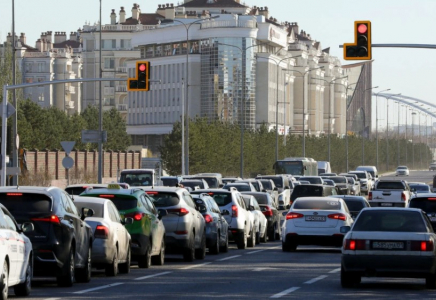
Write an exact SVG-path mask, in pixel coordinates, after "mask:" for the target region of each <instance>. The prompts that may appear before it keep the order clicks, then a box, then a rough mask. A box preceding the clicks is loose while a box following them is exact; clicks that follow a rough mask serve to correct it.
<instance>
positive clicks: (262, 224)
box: [242, 194, 267, 244]
mask: <svg viewBox="0 0 436 300" xmlns="http://www.w3.org/2000/svg"><path fill="white" fill-rule="evenodd" d="M242 197H243V198H244V201H245V206H246V207H248V208H249V210H250V212H251V213H252V214H253V216H254V228H255V229H256V238H255V241H256V244H260V241H261V240H262V241H264V242H266V238H267V233H266V227H267V220H266V218H265V216H264V215H263V213H262V211H261V210H260V207H259V203H257V200H256V198H255V197H254V196H252V195H249V194H242Z"/></svg>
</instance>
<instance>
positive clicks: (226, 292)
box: [10, 171, 436, 300]
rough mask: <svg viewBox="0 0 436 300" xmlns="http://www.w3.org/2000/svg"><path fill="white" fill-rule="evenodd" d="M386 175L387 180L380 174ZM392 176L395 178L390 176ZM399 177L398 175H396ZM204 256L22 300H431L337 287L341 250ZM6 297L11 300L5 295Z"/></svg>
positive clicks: (400, 290) (419, 287)
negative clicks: (187, 261)
mask: <svg viewBox="0 0 436 300" xmlns="http://www.w3.org/2000/svg"><path fill="white" fill-rule="evenodd" d="M433 174H434V172H429V171H425V172H424V171H420V172H412V173H411V175H410V176H408V177H406V180H408V181H420V182H430V181H431V180H432V177H433ZM384 177H386V176H384ZM393 177H395V176H393ZM397 178H398V177H397ZM230 246H231V247H230V250H229V252H228V253H225V254H219V255H207V256H206V258H205V259H204V260H197V261H195V262H194V263H186V262H183V260H182V258H181V256H176V255H171V256H167V259H166V261H165V265H164V266H152V267H151V268H150V269H138V268H137V267H136V266H133V267H132V270H131V272H130V274H128V275H118V276H117V277H112V278H108V277H106V276H105V275H104V272H103V271H95V272H93V277H92V280H91V282H90V283H86V284H83V283H76V284H74V286H73V287H71V288H60V287H58V286H57V285H56V283H55V281H54V279H51V278H50V279H41V278H36V279H35V280H34V283H33V288H32V293H31V296H30V297H27V298H26V299H45V300H49V299H50V300H56V299H121V298H125V299H127V298H128V299H144V298H147V299H159V300H163V299H291V298H292V299H304V298H305V299H333V298H334V299H347V300H349V299H350V298H352V299H392V298H395V297H397V298H400V299H418V298H419V299H431V298H436V290H435V291H432V290H427V289H425V285H424V280H423V279H409V278H398V279H397V278H395V279H391V278H363V279H362V283H361V284H360V285H359V286H358V287H355V288H352V289H343V288H342V287H341V285H340V279H339V277H340V272H339V271H340V269H339V268H340V259H341V254H340V249H339V248H323V247H316V246H313V247H311V246H304V247H299V248H298V249H297V251H296V252H293V253H285V252H282V250H281V243H280V242H268V243H266V244H261V245H257V246H256V247H255V248H248V249H246V250H238V249H237V248H236V246H235V245H234V244H231V245H230ZM10 297H11V298H15V297H14V296H13V293H12V292H11V293H10Z"/></svg>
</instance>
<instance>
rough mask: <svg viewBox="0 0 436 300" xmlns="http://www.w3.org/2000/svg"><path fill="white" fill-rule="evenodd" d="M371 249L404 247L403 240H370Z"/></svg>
mask: <svg viewBox="0 0 436 300" xmlns="http://www.w3.org/2000/svg"><path fill="white" fill-rule="evenodd" d="M372 249H382V250H398V249H404V242H372Z"/></svg>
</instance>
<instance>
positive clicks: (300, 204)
mask: <svg viewBox="0 0 436 300" xmlns="http://www.w3.org/2000/svg"><path fill="white" fill-rule="evenodd" d="M293 209H315V210H339V209H341V203H340V202H339V201H335V200H309V199H306V200H304V199H299V200H296V201H295V202H294V204H293Z"/></svg>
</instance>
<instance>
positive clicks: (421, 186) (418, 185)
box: [409, 182, 431, 194]
mask: <svg viewBox="0 0 436 300" xmlns="http://www.w3.org/2000/svg"><path fill="white" fill-rule="evenodd" d="M409 188H410V191H411V192H412V193H414V194H420V193H431V188H430V186H429V185H428V184H426V183H423V182H409Z"/></svg>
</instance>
